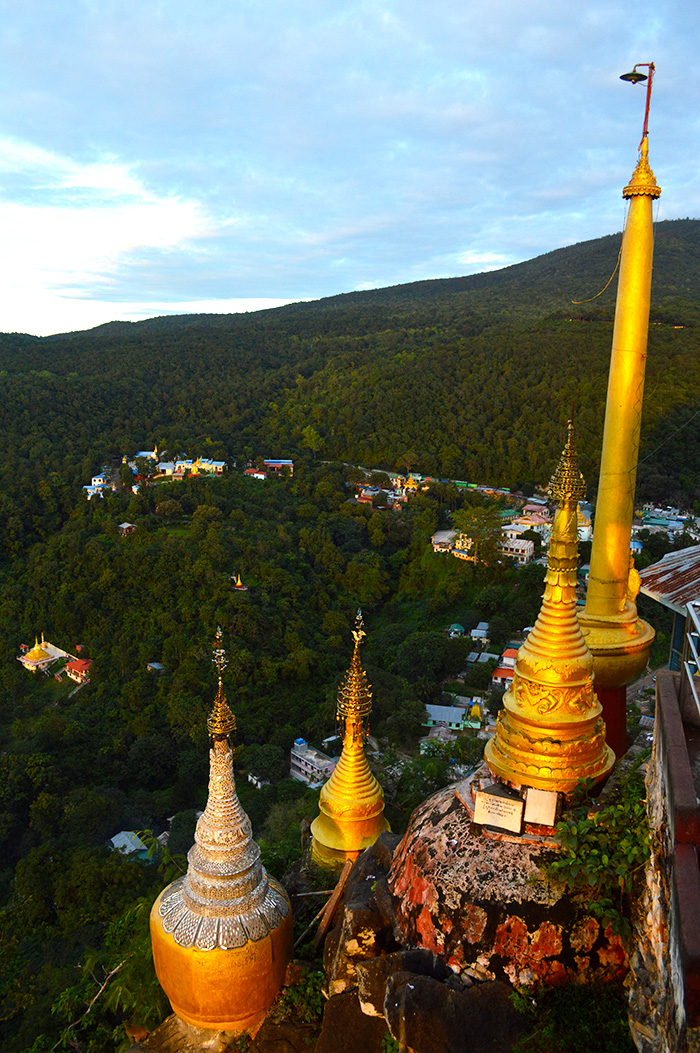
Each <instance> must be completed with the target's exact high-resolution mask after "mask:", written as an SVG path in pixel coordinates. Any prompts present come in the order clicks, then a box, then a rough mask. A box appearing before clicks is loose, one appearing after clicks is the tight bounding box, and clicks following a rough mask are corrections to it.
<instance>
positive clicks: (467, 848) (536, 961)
mask: <svg viewBox="0 0 700 1053" xmlns="http://www.w3.org/2000/svg"><path fill="white" fill-rule="evenodd" d="M461 787H462V784H458V786H457V787H455V786H448V787H447V788H446V789H444V790H440V791H438V793H436V794H434V795H433V796H432V797H429V798H428V799H427V801H425V802H424V803H423V804H422V805H420V806H419V807H418V808H417V809H416V811H415V812H414V813H413V816H412V817H411V822H410V825H409V828H408V831H407V832H406V835H405V837H404V838H403V840H402V842H401V844H400V845H399V847H398V848H397V849H396V851H395V853H394V857H393V861H392V866H391V871H390V873H389V889H390V891H391V892H392V893H393V896H394V902H395V903H396V914H397V920H398V927H399V932H400V934H401V936H402V938H403V941H404V942H405V943H406V944H408V945H409V946H418V947H424V948H426V949H427V950H429V951H432V952H433V953H434V954H436V955H438V956H439V957H440V958H443V959H444V960H445V961H446V962H447V963H448V965H450V966H451V967H452V968H453V969H454V970H455V972H457V973H459V974H460V975H463V974H465V973H466V974H467V975H469V976H471V977H473V978H474V979H477V980H504V981H508V982H510V983H512V984H515V985H519V986H528V985H532V986H537V985H539V984H541V983H545V984H559V983H567V982H578V983H581V982H593V981H605V980H619V979H621V978H622V977H624V975H625V972H626V969H627V959H626V955H625V951H624V948H623V946H622V943H621V941H620V939H619V938H618V937H617V936H616V935H614V934H613V933H612V931H611V930H610V928H604V927H603V926H601V925H600V924H599V922H598V921H597V920H596V919H595V918H593V917H591V915H590V913H589V911H588V910H587V904H586V902H585V901H584V900H583V899H582V897H578V898H575V897H573V896H571V895H569V894H567V892H566V890H565V888H564V886H563V885H562V884H559V883H557V882H554V881H552V880H551V879H550V878H549V877H548V875H547V870H546V864H547V862H548V861H550V860H552V859H554V858H555V855H556V851H557V846H556V842H553V841H552V839H551V838H549V839H547V838H545V837H538V836H528V837H523V838H519V837H515V836H511V835H509V834H501V833H495V832H487V831H486V830H485V829H484V830H481V829H480V828H478V827H474V825H473V823H472V818H471V815H470V813H469V811H468V809H467V808H466V807H465V805H464V803H463V800H462V799H461V798H460V796H459V795H458V793H456V792H455V790H457V791H459V789H460V788H461Z"/></svg>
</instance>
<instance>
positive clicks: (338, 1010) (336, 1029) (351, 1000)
mask: <svg viewBox="0 0 700 1053" xmlns="http://www.w3.org/2000/svg"><path fill="white" fill-rule="evenodd" d="M386 1033H387V1026H386V1020H385V1019H384V1017H373V1016H366V1015H365V1013H363V1012H362V1010H361V1009H360V1003H359V1002H358V1000H357V992H355V991H346V992H345V993H344V994H339V995H334V997H333V998H329V999H328V1001H327V1002H326V1008H325V1010H324V1013H323V1027H322V1028H321V1034H320V1035H319V1037H318V1041H317V1043H316V1048H315V1050H314V1053H360V1051H361V1053H381V1049H382V1043H383V1040H384V1036H385V1035H386Z"/></svg>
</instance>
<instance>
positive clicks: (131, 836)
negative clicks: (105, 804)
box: [109, 830, 148, 859]
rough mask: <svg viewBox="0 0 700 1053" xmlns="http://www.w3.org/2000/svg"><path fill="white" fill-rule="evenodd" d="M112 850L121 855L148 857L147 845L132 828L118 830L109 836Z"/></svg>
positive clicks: (139, 857)
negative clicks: (112, 835)
mask: <svg viewBox="0 0 700 1053" xmlns="http://www.w3.org/2000/svg"><path fill="white" fill-rule="evenodd" d="M109 840H110V842H111V845H112V850H113V851H114V852H121V854H122V855H123V856H134V858H136V859H148V847H147V846H146V845H145V844H144V843H143V841H142V840H141V838H140V837H139V835H138V834H137V833H135V832H134V831H133V830H120V831H119V833H118V834H115V835H114V837H110V839H109Z"/></svg>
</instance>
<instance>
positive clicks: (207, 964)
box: [151, 629, 292, 1031]
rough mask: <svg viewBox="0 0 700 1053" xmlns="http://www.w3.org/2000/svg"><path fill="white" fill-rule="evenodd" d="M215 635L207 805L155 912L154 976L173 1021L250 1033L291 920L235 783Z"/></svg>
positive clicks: (274, 982) (221, 657) (269, 995)
mask: <svg viewBox="0 0 700 1053" xmlns="http://www.w3.org/2000/svg"><path fill="white" fill-rule="evenodd" d="M221 635H222V634H221V629H219V630H218V631H217V634H216V646H215V648H214V658H213V661H214V664H215V666H216V669H217V672H218V675H219V688H218V691H217V694H216V698H215V699H214V706H213V708H212V711H211V713H210V715H209V718H208V720H207V727H208V729H209V733H210V735H211V737H212V739H213V743H212V748H211V750H210V752H209V798H208V800H207V806H206V808H205V810H204V812H203V813H202V815H201V816H200V818H199V820H198V822H197V828H196V831H195V843H194V845H193V846H192V848H191V849H190V851H189V852H188V855H187V861H188V867H187V873H186V875H185V876H184V878H179V879H178V880H177V881H174V882H173V884H172V885H169V886H168V887H167V888H166V889H165V890H164V891H163V892H162V893H161V894H160V896H159V897H158V899H157V900H156V902H155V904H154V905H153V909H152V911H151V941H152V944H153V960H154V963H155V968H156V974H157V976H158V979H159V981H160V983H161V986H162V987H163V990H164V991H165V993H166V994H167V996H168V998H169V999H170V1002H171V1005H172V1007H173V1009H174V1011H175V1013H176V1014H177V1015H178V1016H179V1017H181V1019H183V1020H184V1021H185V1022H186V1023H188V1024H194V1025H195V1026H196V1027H201V1028H210V1029H212V1030H228V1031H254V1030H255V1028H256V1027H257V1026H258V1025H259V1023H260V1021H261V1020H262V1019H263V1018H264V1016H265V1014H266V1012H267V1010H268V1008H269V1006H270V1005H271V1003H272V1002H273V1001H274V999H275V997H276V996H277V994H278V992H279V990H280V989H281V986H282V981H283V979H284V972H285V969H286V966H287V962H288V961H289V959H290V958H291V953H292V947H291V939H292V912H291V908H290V904H289V898H288V896H287V894H286V892H285V890H284V889H283V888H282V886H281V885H280V884H279V883H278V882H277V881H275V880H274V878H270V877H268V874H267V872H266V870H265V868H264V866H263V865H262V863H261V861H260V849H259V848H258V845H257V844H256V842H255V841H254V840H253V836H252V830H251V825H250V820H249V819H248V816H247V815H246V813H245V812H244V811H243V809H242V807H241V804H240V801H239V800H238V796H237V794H236V786H235V782H234V777H233V755H232V752H231V746H230V743H229V739H228V736H229V735H230V734H231V733H232V732H233V730H234V728H235V724H236V722H235V718H234V716H233V713H232V712H231V710H230V708H229V706H228V704H227V702H226V698H225V696H224V692H223V685H222V676H223V672H224V669H225V668H226V655H225V652H224V649H223V646H222V642H221Z"/></svg>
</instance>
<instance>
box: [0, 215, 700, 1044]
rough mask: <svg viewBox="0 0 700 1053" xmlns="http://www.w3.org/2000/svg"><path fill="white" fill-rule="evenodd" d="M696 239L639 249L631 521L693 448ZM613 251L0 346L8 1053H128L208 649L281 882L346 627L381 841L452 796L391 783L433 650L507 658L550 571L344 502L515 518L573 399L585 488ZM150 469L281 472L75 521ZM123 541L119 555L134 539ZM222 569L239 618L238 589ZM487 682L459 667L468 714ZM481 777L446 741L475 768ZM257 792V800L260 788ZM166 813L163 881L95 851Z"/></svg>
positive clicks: (420, 782) (449, 670)
mask: <svg viewBox="0 0 700 1053" xmlns="http://www.w3.org/2000/svg"><path fill="white" fill-rule="evenodd" d="M698 229H699V225H698V223H697V222H695V221H676V222H674V223H667V224H660V225H659V228H658V238H657V255H656V272H655V274H656V278H655V286H654V289H655V292H654V296H655V302H654V308H653V319H654V322H655V323H658V324H655V325H653V326H652V329H651V339H650V353H649V363H648V381H647V399H646V403H645V417H644V422H645V423H644V429H645V430H644V446H643V449H642V458H643V459H644V463H643V465H642V470H641V471H640V487H641V489H642V492H643V493H644V494H646V495H648V496H650V497H653V498H655V499H658V500H664V501H665V500H673V501H676V502H684V503H689V504H693V503H694V502H697V500H698V499H699V498H700V487H699V486H698V468H699V467H700V440H698V439H697V437H696V436H697V431H696V429H693V428H692V427H690V428H685V429H682V430H681V431H679V432H678V434H677V436H676V435H675V434H674V431H675V429H677V428H680V427H681V426H682V425H683V424H684V423H685V422H686V421H687V420H688V419H689V418H690V417H691V416H692V415H693V414H694V413H695V412H697V411H698V409H700V397H699V396H698V395H697V392H696V386H695V385H694V383H693V380H694V375H695V370H694V366H695V364H696V362H697V340H698V327H697V320H698V302H697V294H696V292H695V291H694V290H696V289H697V288H698V287H699V286H698V282H697V277H698V263H699V258H698V257H699V251H698ZM618 248H619V238H614V237H611V238H606V239H601V240H600V241H598V242H591V243H588V244H587V245H582V246H573V247H572V248H569V249H565V250H559V251H558V252H556V253H551V254H549V255H548V256H544V257H540V258H539V259H538V260H534V261H532V262H531V263H528V264H521V265H519V266H517V267H512V268H507V269H505V270H504V271H500V272H495V273H492V274H486V275H478V276H475V277H472V278H463V279H451V280H448V281H444V282H443V281H441V282H423V283H417V284H414V285H409V286H401V287H397V288H395V289H389V290H376V291H373V292H370V293H353V294H348V295H347V296H344V297H335V298H331V299H327V300H324V301H319V302H318V303H314V304H302V305H293V306H291V307H287V308H281V309H279V310H276V311H268V312H263V313H259V314H253V315H249V316H213V317H211V316H196V317H195V316H192V317H185V318H162V319H153V320H151V321H148V322H141V323H137V324H126V323H114V324H112V325H108V326H102V327H100V328H99V329H96V330H92V331H90V332H87V333H75V334H68V335H65V336H60V337H53V338H45V339H35V338H31V337H27V336H22V335H6V336H3V337H0V360H1V361H0V393H1V398H0V421H1V427H0V434H1V435H2V442H3V443H4V448H3V451H2V452H3V457H2V461H1V464H2V467H1V468H0V509H1V511H2V515H3V521H4V525H5V529H4V531H3V532H2V539H1V540H2V561H1V562H0V630H1V638H2V640H3V647H2V648H1V649H0V693H1V698H2V705H1V707H0V861H1V862H0V906H1V909H2V924H1V925H0V946H1V948H2V953H1V954H0V1003H1V1005H2V1011H1V1012H0V1049H1V1050H3V1051H6V1053H20V1051H23V1050H33V1051H34V1053H39V1051H44V1050H46V1051H48V1050H52V1049H65V1050H67V1049H80V1050H85V1051H86V1053H88V1051H90V1053H97V1051H100V1050H112V1049H117V1048H119V1047H120V1045H122V1044H123V1043H124V1042H125V1041H126V1034H125V1031H124V1029H123V1022H124V1021H125V1020H128V1019H138V1020H139V1021H140V1022H145V1023H147V1024H151V1023H154V1022H156V1021H157V1019H158V1018H159V1016H160V1015H162V1014H163V1013H164V1012H165V1011H166V1009H167V1006H166V1005H165V1003H164V1001H163V999H162V996H160V995H159V994H158V989H157V985H156V984H155V981H154V977H153V973H152V969H151V968H150V966H149V964H148V938H147V932H146V927H145V923H146V919H147V913H148V907H149V905H150V903H151V902H152V900H153V898H154V897H155V895H156V893H157V891H158V890H159V889H160V888H161V887H162V886H163V885H164V884H165V883H166V881H167V879H168V873H170V874H172V872H173V868H174V867H176V866H177V865H183V858H182V855H181V853H182V851H184V850H185V849H186V847H187V845H188V844H189V843H191V835H192V827H193V809H195V808H198V807H202V806H203V804H204V800H205V794H206V775H207V736H206V724H205V718H206V713H207V709H208V707H209V705H210V703H211V700H212V698H213V695H214V692H215V686H216V685H215V679H214V673H213V669H212V666H211V661H210V658H211V653H210V648H211V641H212V639H213V635H214V632H215V630H216V626H217V625H219V624H220V625H221V626H222V628H223V630H224V634H225V643H226V647H227V650H228V654H229V659H230V665H229V668H228V670H227V675H226V690H227V694H228V697H229V700H230V702H231V705H232V707H233V709H234V711H235V712H236V715H237V720H238V729H239V730H238V733H237V746H238V748H239V753H238V754H237V763H238V765H239V788H240V793H241V796H242V799H243V801H244V805H245V807H246V809H247V810H248V811H249V814H250V815H251V818H252V821H253V824H254V828H255V831H256V835H257V836H258V837H259V838H260V839H261V843H262V846H263V851H264V854H265V860H266V863H267V865H268V866H269V867H270V868H271V870H273V871H274V872H276V873H278V874H281V872H282V871H283V870H284V868H285V866H286V865H287V864H288V862H289V860H290V859H291V858H293V857H294V855H295V854H297V853H298V835H297V827H298V820H299V818H301V816H303V815H304V814H308V813H309V811H311V812H313V809H314V807H315V802H314V798H313V794H311V795H309V794H308V793H305V791H304V788H303V787H301V786H300V785H299V784H296V783H293V782H291V780H289V779H287V778H285V777H284V776H285V774H286V758H287V756H288V751H289V747H290V745H291V743H292V742H293V740H294V739H295V738H296V737H297V736H299V735H302V736H304V737H306V738H308V739H310V740H312V741H314V742H316V743H318V742H319V741H320V740H322V739H323V738H325V737H326V736H329V735H331V734H333V731H334V726H335V725H334V704H335V693H336V689H337V685H338V683H339V681H340V679H341V677H342V674H343V671H344V669H345V668H347V664H348V661H349V657H350V645H351V638H350V628H351V625H352V622H353V619H354V614H355V611H356V608H357V606H358V605H361V606H362V608H363V611H364V612H365V617H366V624H367V628H368V639H367V641H366V644H365V647H364V649H363V660H364V662H365V666H366V668H367V671H368V674H369V679H370V681H371V682H372V684H373V689H374V699H375V702H374V712H373V716H372V729H373V734H374V735H375V736H376V737H377V739H378V740H379V743H380V749H381V751H382V753H383V757H384V761H383V763H384V778H385V780H386V781H385V788H386V792H387V811H388V814H389V816H390V819H391V822H392V825H393V827H394V829H398V830H400V829H402V828H403V826H405V823H406V822H407V820H408V817H409V815H410V811H411V808H412V806H413V805H414V804H415V803H416V802H417V801H418V800H420V799H422V797H424V796H425V795H426V794H427V793H429V792H430V791H431V789H433V788H435V786H437V785H440V783H441V780H444V779H445V778H446V777H447V771H448V767H449V761H450V757H448V756H444V755H435V756H432V757H430V756H429V757H426V758H423V759H418V758H415V759H414V760H413V761H412V762H411V763H410V764H408V765H406V766H405V767H404V769H403V770H402V771H401V772H400V773H399V774H396V771H397V769H396V765H395V763H394V761H395V758H396V751H397V750H403V749H404V748H406V747H415V741H416V737H417V735H418V734H420V731H421V728H420V724H421V718H422V714H423V707H424V704H425V702H426V701H431V700H432V701H436V700H438V699H439V698H440V696H441V691H442V690H443V686H444V684H445V682H446V681H450V680H451V679H453V678H454V677H455V675H456V674H457V673H458V672H460V671H461V670H463V669H464V665H465V658H466V653H467V651H468V649H469V646H470V645H469V643H468V641H465V640H459V639H457V640H451V639H449V638H448V637H447V636H446V635H445V633H444V631H443V629H444V627H445V626H446V625H448V624H449V623H450V622H452V621H459V622H461V623H462V624H463V625H465V626H466V627H467V628H470V627H471V626H472V625H474V624H476V622H477V621H478V620H480V619H483V618H485V619H488V620H489V621H490V622H491V634H492V640H493V643H494V647H495V648H497V647H499V646H501V645H502V644H505V643H506V642H507V641H508V639H509V638H510V637H511V636H512V635H513V634H514V633H516V632H518V631H519V630H520V629H522V628H523V627H524V626H525V625H528V624H532V621H533V619H534V617H535V615H536V612H537V609H538V606H539V602H540V595H541V590H542V574H543V570H542V567H540V566H536V565H535V566H531V567H527V568H524V569H522V570H515V569H513V568H510V567H507V566H505V565H494V566H491V567H484V566H479V567H474V566H472V565H470V564H464V563H462V562H461V561H458V560H454V559H451V558H449V557H445V556H442V555H436V554H434V553H433V552H432V549H431V547H430V545H429V543H428V541H429V537H430V535H431V534H432V533H433V532H434V530H435V529H436V528H437V527H445V526H447V525H449V522H450V520H449V515H450V514H451V513H453V512H454V511H457V510H459V509H460V508H461V507H462V506H463V505H465V504H467V503H469V502H472V503H473V502H474V501H477V502H478V499H477V498H475V497H473V496H466V495H465V494H464V493H461V492H459V493H458V491H457V489H456V488H455V487H454V486H452V485H451V484H444V483H435V484H434V485H432V486H431V487H430V489H429V490H428V492H427V493H425V494H421V495H419V496H417V497H415V498H413V499H412V500H411V502H410V503H409V504H408V505H407V506H406V507H405V508H403V509H402V510H401V511H394V510H390V509H385V508H381V507H371V506H364V505H357V504H355V503H353V502H351V501H349V500H348V498H349V497H351V496H352V493H353V490H352V483H353V481H354V480H355V479H356V478H357V471H356V469H354V468H353V467H351V465H352V464H357V463H358V462H361V463H365V464H369V465H375V466H378V465H381V466H383V467H386V468H390V467H394V466H399V467H404V468H413V469H417V470H418V469H420V470H423V471H425V472H429V473H431V474H434V475H439V476H445V477H452V478H460V479H470V480H478V481H488V482H491V483H494V484H499V483H500V484H504V485H508V486H511V487H513V488H514V487H521V488H524V489H526V490H528V491H529V490H530V489H531V488H532V487H534V486H536V485H543V484H545V483H546V482H547V480H548V478H549V475H550V474H551V471H552V469H553V467H554V464H555V462H556V460H557V458H558V456H559V453H560V450H561V447H562V445H563V441H564V437H565V428H564V422H565V420H566V417H567V415H568V409H569V404H570V401H571V400H572V399H575V400H576V403H577V419H578V427H577V431H578V436H579V442H580V446H581V453H582V457H581V460H582V467H583V470H584V474H585V475H586V477H587V479H588V482H589V490H590V491H591V492H592V490H593V488H594V485H595V481H596V479H595V477H596V468H597V456H598V454H597V451H598V449H599V446H600V437H601V429H602V406H603V403H604V396H605V385H606V374H607V362H608V358H609V350H610V337H611V317H612V309H613V298H612V297H613V294H612V292H611V291H609V292H608V293H606V294H605V297H601V298H600V299H599V300H596V301H594V303H593V305H590V304H589V305H584V306H583V307H574V306H572V304H571V302H570V301H571V299H584V298H585V297H586V296H590V295H592V294H593V292H595V291H596V290H597V289H598V288H600V287H602V285H603V284H604V283H605V281H607V278H608V277H609V274H610V272H611V271H612V268H613V267H614V265H615V260H616V257H617V252H618ZM677 326H680V327H681V328H676V327H677ZM309 428H311V429H312V431H311V432H310V431H309ZM315 436H318V441H317V440H316V438H315ZM155 442H157V443H158V445H159V448H160V449H167V450H169V451H170V452H171V453H176V452H180V451H183V452H190V453H200V454H202V455H209V456H212V457H217V458H223V459H226V460H228V461H230V462H231V461H233V460H237V461H238V463H239V465H240V464H242V463H245V462H247V461H248V460H253V461H254V460H255V459H257V458H259V457H262V456H293V457H294V459H295V473H294V476H293V478H291V479H279V480H268V481H266V482H265V483H260V482H258V481H255V480H252V479H248V478H245V477H244V476H243V475H242V473H241V472H240V470H234V471H232V472H230V473H229V474H228V475H227V476H225V477H224V478H222V479H215V480H214V479H211V480H208V479H202V478H198V479H192V480H189V481H186V482H183V483H166V484H158V485H155V486H151V487H148V488H144V489H143V490H142V491H141V492H140V493H139V494H137V495H133V494H131V493H130V492H119V493H114V494H110V495H108V496H107V497H106V498H105V499H104V500H103V501H99V500H93V501H92V502H89V503H88V502H87V501H86V500H85V498H84V496H83V493H82V490H81V487H82V485H83V484H84V483H86V482H88V481H89V478H90V476H91V475H92V474H93V473H94V472H95V471H96V470H97V469H98V468H100V467H101V465H102V464H105V463H108V462H110V461H112V460H113V459H114V458H115V457H117V456H120V455H121V454H122V453H123V452H133V451H134V450H136V449H137V448H142V447H143V446H144V445H151V444H152V443H155ZM662 444H663V445H662ZM125 519H126V520H129V521H130V522H132V523H134V524H136V527H137V529H136V532H135V533H134V534H131V535H129V536H126V537H122V536H120V535H119V532H118V529H117V526H118V524H119V523H120V522H122V521H123V520H125ZM654 558H658V557H657V555H656V553H654ZM238 572H241V573H242V575H243V579H244V581H245V582H246V584H247V585H249V591H248V592H239V591H236V590H234V589H233V587H232V582H231V575H232V574H234V573H238ZM645 613H646V612H645ZM659 625H660V627H662V628H663V624H662V622H661V621H660V622H659ZM42 631H43V632H44V633H45V634H46V638H47V640H50V641H52V642H53V643H54V644H57V645H59V646H61V647H63V648H65V649H66V650H68V651H71V652H73V651H74V648H75V647H76V645H77V644H78V643H80V644H81V645H82V647H83V651H82V652H81V654H83V655H84V656H86V657H89V658H90V659H92V661H93V667H92V670H91V683H90V684H89V685H87V686H86V687H84V688H82V689H81V690H79V691H78V692H77V693H74V694H71V691H72V689H73V685H72V684H71V683H69V682H67V681H65V680H64V681H63V682H61V683H58V682H57V681H56V680H55V679H54V678H53V677H51V676H44V675H42V674H41V673H38V674H36V675H35V676H32V675H31V674H30V673H28V672H27V671H26V670H24V669H23V668H22V667H21V666H20V664H19V663H18V662H17V660H16V655H17V654H18V653H19V645H20V644H21V643H23V642H24V643H30V644H31V643H32V642H33V639H34V636H35V634H37V633H41V632H42ZM151 661H158V662H161V663H162V664H163V666H164V667H165V672H164V673H163V675H162V676H158V675H156V674H154V673H151V672H148V671H147V669H146V664H147V663H148V662H151ZM488 680H489V676H488V670H484V669H483V668H481V669H475V670H474V671H473V672H472V674H471V678H468V680H467V684H466V685H465V691H467V692H468V691H469V690H472V691H477V692H479V691H481V690H485V689H487V687H488ZM473 749H474V744H473V743H471V742H470V741H469V740H468V739H465V740H464V741H463V742H461V743H460V745H459V751H460V755H461V756H462V757H463V758H464V759H465V760H467V759H469V757H470V755H471V753H473ZM251 768H255V769H256V770H258V771H259V772H261V773H263V774H269V775H270V777H271V780H272V785H271V786H270V787H266V788H265V789H264V790H262V791H257V790H254V789H253V788H251V787H250V786H249V785H248V784H247V783H246V781H245V777H244V773H245V771H246V770H249V769H251ZM392 773H393V774H392ZM171 816H175V819H174V820H173V825H172V832H173V841H172V843H171V849H172V853H173V855H174V862H170V861H169V860H168V859H167V858H161V860H160V865H159V863H158V860H157V859H156V860H155V861H154V862H150V863H149V862H134V861H132V860H127V859H124V858H122V857H120V856H119V855H116V854H115V853H113V852H111V851H109V850H108V848H107V843H108V839H109V837H110V836H112V835H113V834H115V833H116V832H117V831H119V830H121V829H130V830H132V829H136V830H141V831H143V830H147V829H149V830H152V831H153V832H154V833H158V832H160V831H161V830H163V829H164V828H166V827H167V825H168V820H169V819H170V817H171ZM166 871H167V873H166ZM117 967H118V974H117V973H113V970H115V969H117ZM117 975H118V979H117V980H112V979H109V978H111V977H112V976H115V977H116V976H117ZM107 979H109V982H108V984H107V986H106V987H105V989H104V992H103V993H102V994H101V995H100V998H99V1002H98V1003H97V1004H96V1006H95V1008H94V1009H92V1010H90V1012H88V1009H87V1007H88V1005H89V1004H90V1002H91V1000H92V998H93V997H94V996H95V995H96V994H97V992H98V990H100V988H101V984H102V983H103V982H105V980H107ZM70 1025H75V1026H70ZM66 1029H68V1030H66Z"/></svg>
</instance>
